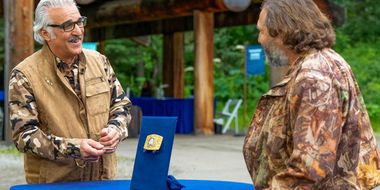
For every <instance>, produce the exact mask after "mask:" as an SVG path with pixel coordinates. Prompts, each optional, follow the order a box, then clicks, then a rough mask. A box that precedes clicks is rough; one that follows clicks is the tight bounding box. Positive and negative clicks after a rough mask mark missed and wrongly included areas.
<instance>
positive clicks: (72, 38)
mask: <svg viewBox="0 0 380 190" xmlns="http://www.w3.org/2000/svg"><path fill="white" fill-rule="evenodd" d="M76 40H82V36H73V37H71V38H69V39H68V40H67V41H68V42H73V41H76Z"/></svg>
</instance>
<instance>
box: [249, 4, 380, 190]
mask: <svg viewBox="0 0 380 190" xmlns="http://www.w3.org/2000/svg"><path fill="white" fill-rule="evenodd" d="M257 28H258V30H259V31H260V34H259V39H258V40H259V43H261V44H262V46H263V48H264V52H265V57H266V60H267V62H268V64H269V65H271V66H274V67H281V66H290V68H289V70H288V73H287V75H286V76H285V78H284V79H283V80H282V81H281V82H279V83H278V84H276V85H275V86H274V87H272V88H271V89H270V90H269V91H268V92H267V93H266V94H264V95H263V96H262V97H261V99H260V100H259V102H258V105H257V108H256V111H255V114H254V116H253V118H252V121H251V124H250V127H249V130H248V132H247V135H246V138H245V141H244V146H243V154H244V159H245V162H246V165H247V169H248V171H249V174H250V175H251V177H252V181H253V184H254V186H255V189H256V190H261V189H281V190H282V189H335V190H337V189H371V188H374V187H376V186H378V185H379V183H380V153H379V149H378V147H377V144H376V140H375V137H374V134H373V130H372V126H371V123H370V120H369V117H368V114H367V110H366V108H365V104H364V100H363V97H362V94H361V92H360V90H359V86H358V84H357V82H356V79H355V77H354V75H353V72H352V70H351V68H350V66H349V65H348V64H347V63H346V61H345V60H344V59H343V58H342V57H341V56H340V55H338V54H337V53H336V52H335V51H334V50H332V49H331V47H332V46H333V45H334V44H335V33H334V31H333V28H332V26H331V24H330V22H329V20H328V19H327V18H326V16H325V15H323V14H322V13H321V11H320V10H319V9H318V7H317V6H316V5H315V3H314V2H313V1H312V0H265V1H264V2H263V4H262V11H261V13H260V18H259V21H258V23H257Z"/></svg>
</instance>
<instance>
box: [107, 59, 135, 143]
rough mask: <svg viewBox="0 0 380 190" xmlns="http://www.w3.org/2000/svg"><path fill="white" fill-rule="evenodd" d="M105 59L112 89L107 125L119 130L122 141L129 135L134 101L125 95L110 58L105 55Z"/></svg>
mask: <svg viewBox="0 0 380 190" xmlns="http://www.w3.org/2000/svg"><path fill="white" fill-rule="evenodd" d="M104 60H105V68H104V70H105V72H106V74H107V77H108V83H109V86H110V90H111V100H110V101H111V103H110V113H109V118H110V119H109V121H108V125H107V126H106V127H111V128H115V129H117V130H118V131H119V135H120V139H119V140H120V141H121V140H124V139H125V138H127V137H128V130H127V127H128V125H129V123H130V121H131V114H130V112H129V110H130V109H131V107H132V103H131V101H130V100H129V98H128V97H127V96H126V95H125V93H124V90H123V87H122V86H121V84H120V82H119V80H118V79H117V78H116V75H115V72H114V71H113V69H112V66H111V64H110V62H109V60H108V59H107V58H106V57H104Z"/></svg>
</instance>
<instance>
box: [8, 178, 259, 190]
mask: <svg viewBox="0 0 380 190" xmlns="http://www.w3.org/2000/svg"><path fill="white" fill-rule="evenodd" d="M178 181H179V182H180V183H181V184H182V185H184V186H186V187H185V188H183V189H182V190H235V189H236V190H254V188H253V185H252V184H248V183H238V182H228V181H208V180H178ZM130 184H131V181H130V180H112V181H78V182H62V183H45V184H32V185H16V186H13V187H11V190H47V189H54V190H109V189H112V190H128V189H129V186H130Z"/></svg>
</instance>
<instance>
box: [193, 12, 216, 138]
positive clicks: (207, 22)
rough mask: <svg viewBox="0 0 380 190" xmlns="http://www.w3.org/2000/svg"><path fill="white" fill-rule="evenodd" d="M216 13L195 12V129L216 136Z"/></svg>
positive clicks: (199, 132) (197, 131)
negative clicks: (214, 58)
mask: <svg viewBox="0 0 380 190" xmlns="http://www.w3.org/2000/svg"><path fill="white" fill-rule="evenodd" d="M213 35H214V13H211V12H202V11H198V10H196V11H194V39H195V48H194V53H195V58H194V61H195V63H194V75H195V76H194V129H195V133H196V134H205V135H209V134H214V123H213V118H214V74H213V71H214V65H213V57H214V37H213Z"/></svg>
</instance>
